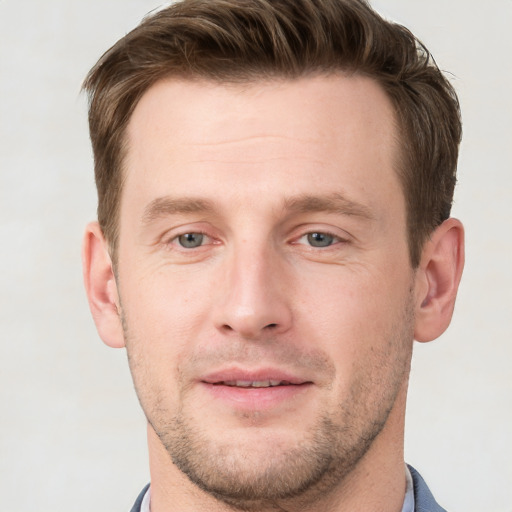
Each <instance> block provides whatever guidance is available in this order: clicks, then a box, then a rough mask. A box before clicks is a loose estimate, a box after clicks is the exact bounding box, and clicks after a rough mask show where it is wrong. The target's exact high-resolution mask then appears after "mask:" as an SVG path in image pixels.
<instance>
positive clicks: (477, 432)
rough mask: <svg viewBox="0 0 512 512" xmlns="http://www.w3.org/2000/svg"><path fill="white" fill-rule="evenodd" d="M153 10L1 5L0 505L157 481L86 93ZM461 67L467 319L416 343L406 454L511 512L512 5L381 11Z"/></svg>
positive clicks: (137, 2) (443, 481) (96, 497)
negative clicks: (99, 262)
mask: <svg viewBox="0 0 512 512" xmlns="http://www.w3.org/2000/svg"><path fill="white" fill-rule="evenodd" d="M158 5H159V3H158V2H156V1H154V0H108V1H99V0H89V1H87V2H86V1H81V2H77V1H72V0H45V1H40V0H25V1H23V2H21V1H16V0H0V264H1V271H0V432H1V438H0V488H1V490H0V502H1V503H2V505H1V508H2V510H7V511H10V512H29V511H30V512H32V511H36V510H37V511H38V512H49V511H52V512H90V511H92V510H94V511H98V512H102V511H104V512H107V511H108V512H111V511H127V510H129V509H130V506H131V504H132V501H133V499H134V498H135V496H136V494H137V493H138V491H139V489H140V488H141V487H142V485H144V484H145V483H146V481H147V480H148V470H147V462H146V448H145V423H144V419H143V416H142V413H141V412H140V411H139V407H138V404H137V401H136V398H135V395H134V393H133V391H132V389H131V388H132V384H131V380H130V377H129V374H128V370H127V365H126V361H125V355H124V352H123V351H121V350H117V351H116V350H112V349H108V348H106V347H104V346H103V345H102V343H101V342H100V340H99V338H98V336H97V334H96V332H95V329H94V326H93V323H92V321H91V319H90V317H89V312H88V308H87V305H86V301H85V296H84V293H83V291H82V284H81V270H80V243H81V235H82V231H83V226H84V224H85V223H86V222H87V221H88V220H92V219H93V218H94V215H95V213H94V212H95V191H94V184H93V177H92V160H91V152H90V149H89V142H88V134H87V126H86V102H85V98H84V97H82V96H79V88H80V83H81V80H82V79H83V77H84V76H85V74H86V72H87V71H88V69H89V68H90V67H91V66H92V65H93V64H94V62H95V61H96V59H97V58H98V57H99V56H100V54H101V53H102V52H103V51H104V50H106V49H107V48H108V47H109V46H110V45H111V44H113V43H114V42H115V41H116V40H117V39H118V38H119V37H120V36H122V35H123V34H125V33H126V32H127V31H128V30H130V29H131V28H132V27H133V26H135V24H136V23H138V21H139V20H140V19H141V18H142V16H143V15H144V14H145V13H146V12H148V11H150V10H151V9H153V8H155V7H157V6H158ZM374 5H375V7H377V9H378V10H380V11H381V13H383V14H384V15H385V16H388V17H391V18H393V19H395V20H397V21H399V22H401V23H403V24H405V25H407V26H408V27H409V28H411V29H412V30H413V31H414V32H415V33H416V34H417V35H418V36H419V37H420V38H421V39H422V40H423V41H424V42H425V43H426V44H427V46H428V47H429V48H430V49H431V50H432V52H433V53H434V55H435V57H436V60H437V62H438V63H439V65H440V67H441V68H442V69H445V70H450V71H451V72H452V73H453V82H454V84H455V86H456V88H457V90H458V91H459V94H460V100H461V104H462V109H463V117H464V143H463V146H462V152H461V158H460V165H459V179H460V185H459V187H458V190H457V194H456V202H455V206H454V215H455V216H457V217H459V218H461V219H462V220H463V221H464V222H465V225H466V228H467V264H466V271H465V275H464V278H463V284H462V287H461V290H460V296H459V300H458V305H457V308H456V313H455V318H454V321H453V324H452V326H451V328H450V329H449V331H448V332H447V333H446V334H445V335H444V336H443V337H442V338H441V339H439V340H438V341H436V342H433V343H430V344H426V345H419V344H418V345H417V347H416V353H415V356H414V366H413V371H412V377H411V391H410V400H409V410H408V420H407V439H406V456H407V460H408V461H409V462H410V463H412V464H413V465H415V466H416V467H417V468H419V469H420V470H421V472H422V473H423V475H424V476H425V478H426V479H427V480H428V482H429V483H430V485H431V487H432V488H433V490H434V491H435V494H436V496H437V498H438V499H439V501H440V502H441V503H442V504H444V505H445V506H446V507H447V508H448V509H449V510H450V511H451V512H458V511H459V512H462V511H464V512H477V511H478V512H481V511H486V512H512V504H511V500H510V491H511V488H512V441H511V438H512V378H511V363H512V339H511V332H512V320H511V318H512V313H511V312H512V272H511V270H510V269H511V263H510V261H511V250H512V236H511V235H512V222H511V218H512V201H511V192H512V155H511V146H512V130H511V126H512V101H511V92H512V71H511V68H512V64H511V62H512V60H511V54H512V36H511V32H512V0H487V1H486V2H482V1H480V0H479V1H477V0H430V1H428V2H427V1H421V2H420V1H412V0H375V2H374Z"/></svg>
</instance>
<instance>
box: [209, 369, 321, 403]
mask: <svg viewBox="0 0 512 512" xmlns="http://www.w3.org/2000/svg"><path fill="white" fill-rule="evenodd" d="M201 384H202V385H203V386H205V390H207V391H208V394H209V396H210V397H212V398H214V399H215V400H220V401H221V402H223V403H224V404H226V405H229V406H230V407H234V408H235V409H241V410H246V411H261V410H268V409H273V408H276V407H281V406H285V405H286V404H290V403H292V402H290V401H295V400H296V399H298V397H299V396H302V395H303V394H304V393H307V392H308V390H309V389H311V387H312V386H313V382H312V381H311V380H308V379H306V378H303V377H301V376H297V375H292V374H289V373H286V372H283V371H280V370H276V369H268V370H261V371H244V370H239V369H230V370H225V371H220V372H215V373H212V374H210V375H208V376H206V377H204V378H203V379H201Z"/></svg>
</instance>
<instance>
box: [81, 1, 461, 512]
mask: <svg viewBox="0 0 512 512" xmlns="http://www.w3.org/2000/svg"><path fill="white" fill-rule="evenodd" d="M85 88H86V90H87V91H88V92H89V94H90V128H91V139H92V144H93V149H94V155H95V171H96V182H97V187H98V196H99V206H98V217H99V222H98V223H93V224H91V225H89V226H88V228H87V231H86V235H85V242H84V276H85V284H86V289H87V293H88V297H89V302H90V306H91V310H92V314H93V317H94V320H95V322H96V325H97V328H98V331H99V333H100V336H101V337H102V339H103V340H104V342H105V343H107V344H108V345H110V346H112V347H123V346H126V349H127V353H128V358H129V364H130V369H131V372H132V376H133V379H134V383H135V388H136V390H137V394H138V397H139V400H140V403H141V405H142V408H143V410H144V413H145V415H146V417H147V420H148V445H149V456H150V471H151V486H150V488H146V489H145V490H144V491H143V492H142V493H141V495H140V496H139V499H138V500H137V503H136V504H135V506H134V508H133V510H134V511H135V510H137V511H138V510H142V511H147V510H151V511H152V512H164V511H167V512H173V511H181V512H186V511H198V510H201V511H202V510H207V511H219V512H220V511H227V510H251V511H252V510H253V511H270V510H288V511H297V510H300V511H308V512H312V511H327V510H329V511H346V510H347V511H382V512H400V511H404V512H410V511H412V510H418V511H429V512H433V511H441V510H443V509H442V508H441V507H439V505H437V504H436V502H435V500H434V498H433V497H432V495H431V494H430V492H429V490H428V489H427V487H426V484H425V482H424V481H423V480H422V479H421V477H420V476H419V475H418V474H417V473H416V471H415V470H413V469H412V468H408V467H407V466H406V465H405V464H404V457H403V435H404V434H403V431H404V416H405V404H406V394H407V383H408V374H409V368H410V360H411V352H412V344H413V339H416V340H418V341H421V342H425V341H430V340H433V339H435V338H436V337H438V336H439V335H440V334H441V333H442V332H443V331H444V330H445V329H446V328H447V326H448V324H449V323H450V320H451V315H452V311H453V305H454V301H455V295H456V291H457V287H458V283H459V280H460V276H461V273H462V267H463V228H462V226H461V224H460V222H459V221H457V220H455V219H453V218H450V217H449V213H450V207H451V200H452V195H453V187H454V183H455V169H456V162H457V152H458V145H459V142H460V135H461V126H460V118H459V111H458V103H457V99H456V96H455V94H454V92H453V90H452V88H451V86H450V85H449V83H448V82H447V81H446V79H445V78H444V77H443V75H442V74H441V73H440V71H439V70H438V69H437V67H436V66H435V63H434V62H433V60H432V59H431V58H430V56H429V54H428V52H427V51H426V50H425V49H424V47H422V46H421V45H420V44H419V43H418V42H417V41H416V40H415V38H414V37H413V36H412V35H411V34H410V32H408V31H407V30H406V29H405V28H403V27H400V26H397V25H395V24H392V23H389V22H386V21H384V20H383V19H381V18H380V17H379V16H378V15H377V14H376V13H375V12H373V11H372V10H371V8H370V7H369V6H368V5H367V4H366V3H365V2H364V1H362V0H322V1H320V0H316V1H315V0H273V1H272V0H243V1H240V0H190V1H187V0H185V1H184V2H181V3H177V4H174V5H172V6H171V7H168V8H166V9H164V10H162V11H160V12H158V13H157V14H154V15H152V16H151V17H149V18H147V19H146V20H144V21H143V22H142V24H141V25H140V26H139V27H137V28H136V29H135V30H134V31H132V32H131V33H129V34H128V35H127V36H125V37H124V38H123V39H121V40H120V41H119V42H118V43H117V44H116V45H115V46H114V47H113V48H112V49H110V50H109V51H108V52H107V53H106V54H105V55H104V56H103V57H102V59H100V61H99V62H98V64H97V65H96V66H95V67H94V69H93V70H92V71H91V73H90V74H89V76H88V78H87V79H86V82H85Z"/></svg>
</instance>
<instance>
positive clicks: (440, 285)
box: [414, 218, 464, 342]
mask: <svg viewBox="0 0 512 512" xmlns="http://www.w3.org/2000/svg"><path fill="white" fill-rule="evenodd" d="M463 268H464V228H463V226H462V223H461V222H460V221H459V220H457V219H453V218H450V219H447V220H446V221H444V222H443V223H442V224H441V225H440V226H439V227H438V228H437V229H436V230H435V231H434V232H433V233H432V235H431V237H430V239H429V240H427V242H426V243H425V246H424V248H423V251H422V258H421V262H420V265H419V268H418V270H417V273H416V323H415V332H414V337H415V339H416V340H417V341H422V342H425V341H431V340H434V339H436V338H437V337H439V336H440V335H441V334H442V333H443V332H444V331H445V330H446V329H447V328H448V326H449V325H450V321H451V318H452V314H453V308H454V305H455V298H456V296H457V290H458V287H459V282H460V278H461V276H462V269H463Z"/></svg>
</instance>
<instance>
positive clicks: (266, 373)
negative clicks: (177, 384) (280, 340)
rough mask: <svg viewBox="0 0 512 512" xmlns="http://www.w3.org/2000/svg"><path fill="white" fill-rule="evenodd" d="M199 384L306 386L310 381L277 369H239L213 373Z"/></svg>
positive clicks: (204, 377) (203, 378)
mask: <svg viewBox="0 0 512 512" xmlns="http://www.w3.org/2000/svg"><path fill="white" fill-rule="evenodd" d="M200 380H201V382H205V383H207V384H222V383H225V382H234V381H243V382H262V381H275V382H277V381H278V382H280V383H286V384H294V385H299V384H307V383H311V380H308V379H306V378H303V377H301V376H298V375H295V374H293V373H290V372H286V371H283V370H279V369H272V368H262V369H257V370H256V369H255V370H249V369H241V368H229V369H223V370H219V371H215V372H212V373H209V374H207V375H205V376H203V377H202V378H201V379H200Z"/></svg>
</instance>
